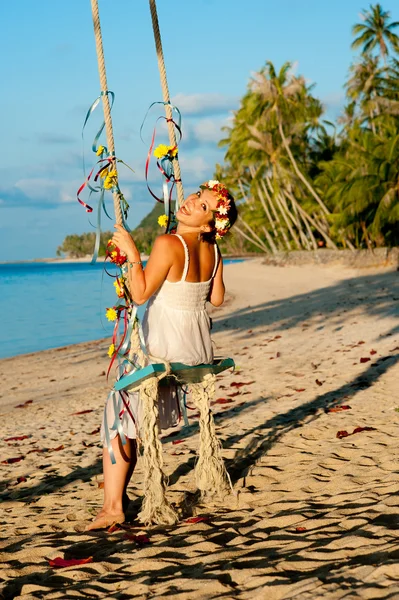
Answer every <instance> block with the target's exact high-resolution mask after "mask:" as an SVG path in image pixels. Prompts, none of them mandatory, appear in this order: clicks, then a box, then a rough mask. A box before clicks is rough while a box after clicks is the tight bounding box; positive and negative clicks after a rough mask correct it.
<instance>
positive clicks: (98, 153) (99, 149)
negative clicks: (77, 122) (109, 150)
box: [96, 146, 105, 156]
mask: <svg viewBox="0 0 399 600" xmlns="http://www.w3.org/2000/svg"><path fill="white" fill-rule="evenodd" d="M104 151H105V148H104V146H99V147H98V150H97V152H96V154H97V156H101V154H103V152H104Z"/></svg>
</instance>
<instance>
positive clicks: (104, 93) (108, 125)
mask: <svg viewBox="0 0 399 600" xmlns="http://www.w3.org/2000/svg"><path fill="white" fill-rule="evenodd" d="M91 12H92V16H93V27H94V37H95V40H96V54H97V63H98V73H99V75H100V87H101V98H102V101H103V111H104V121H105V135H106V138H107V147H108V153H109V155H110V158H111V159H112V167H113V169H114V170H115V171H116V174H118V169H117V166H116V163H117V161H116V158H115V141H114V131H113V128H112V117H111V106H110V103H109V97H108V85H107V73H106V70H105V59H104V48H103V40H102V35H101V25H100V14H99V10H98V1H97V0H91ZM112 196H113V199H114V211H115V219H116V222H117V224H118V225H123V217H122V208H121V194H120V192H119V191H118V190H115V189H114V190H113V192H112Z"/></svg>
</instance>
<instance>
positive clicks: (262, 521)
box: [0, 259, 399, 600]
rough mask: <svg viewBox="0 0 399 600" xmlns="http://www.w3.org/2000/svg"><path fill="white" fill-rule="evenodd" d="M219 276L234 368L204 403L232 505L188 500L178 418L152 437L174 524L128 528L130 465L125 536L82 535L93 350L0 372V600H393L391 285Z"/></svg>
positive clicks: (186, 458) (94, 503)
mask: <svg viewBox="0 0 399 600" xmlns="http://www.w3.org/2000/svg"><path fill="white" fill-rule="evenodd" d="M225 272H226V284H227V288H228V290H229V298H228V301H227V303H226V304H225V305H224V306H223V307H221V308H219V309H214V310H213V311H212V316H213V320H214V341H215V345H216V349H217V353H219V352H220V354H223V355H225V356H233V357H234V358H235V360H236V363H237V366H238V369H237V371H236V372H235V373H228V374H226V375H225V376H224V377H221V378H220V379H219V380H218V392H217V399H220V398H224V399H226V400H227V401H228V402H226V400H223V401H221V402H219V403H216V404H214V407H213V408H214V413H215V419H216V423H217V430H218V435H219V437H220V439H221V441H222V443H223V448H224V450H223V453H224V457H225V460H226V464H227V466H228V469H229V472H230V474H231V478H232V482H233V485H234V495H232V496H231V497H229V498H227V499H226V500H225V501H224V502H223V503H219V504H218V505H213V506H210V505H203V504H201V503H200V501H199V498H198V496H197V494H196V489H195V485H194V480H193V465H194V461H195V452H196V448H197V444H198V429H197V420H196V418H195V417H194V418H192V419H191V423H192V425H190V427H189V428H186V429H183V430H179V429H177V430H175V432H172V435H170V433H171V432H165V433H164V435H163V444H164V451H165V469H166V472H167V473H168V475H169V483H170V487H169V491H168V496H169V499H170V500H171V501H172V502H173V503H175V504H176V506H177V507H178V508H179V510H180V513H181V521H180V523H179V524H178V525H176V526H174V527H169V528H161V527H154V528H143V527H142V526H140V525H139V524H138V523H137V522H136V521H135V520H134V517H135V514H136V513H137V510H138V508H139V506H140V497H141V484H142V471H141V464H140V462H139V464H138V467H137V469H136V472H135V474H134V476H133V480H132V483H131V485H130V489H129V493H130V496H131V498H132V499H133V504H132V506H131V510H130V511H129V514H128V519H129V523H128V525H127V528H126V529H121V530H116V531H114V532H107V531H102V532H90V533H85V532H83V531H82V529H83V527H84V525H85V523H87V521H88V520H89V519H91V518H92V517H93V515H94V514H95V513H96V511H97V510H98V508H99V507H100V505H101V497H102V489H101V480H102V475H101V461H100V457H101V448H100V444H99V438H98V432H97V430H98V426H99V423H100V420H101V414H102V409H103V403H104V399H105V397H106V393H107V390H108V389H109V387H110V383H107V381H106V377H105V375H104V373H105V370H106V368H107V364H108V363H107V357H106V349H107V346H108V341H107V340H102V341H99V342H90V343H84V344H79V345H77V346H71V347H68V348H62V349H58V350H52V351H46V352H40V353H37V354H31V355H25V356H22V357H16V358H12V359H6V360H2V361H0V371H1V383H2V386H1V398H0V402H1V409H0V410H1V422H2V439H1V442H0V443H1V454H0V456H1V461H3V462H2V464H1V465H0V466H1V470H2V476H3V477H2V479H3V488H2V499H3V501H2V504H1V508H2V511H1V521H2V528H1V538H2V541H1V562H2V570H1V573H0V576H1V581H2V595H1V594H0V598H3V599H11V598H13V599H17V598H24V599H27V598H45V599H50V598H62V599H64V598H138V599H146V598H165V599H166V598H172V597H175V598H178V599H179V600H185V599H187V600H191V599H197V598H198V599H213V598H223V599H233V598H240V599H241V598H242V599H248V600H257V599H259V600H260V599H267V600H274V599H276V600H277V599H291V598H295V599H296V600H299V599H309V598H312V599H319V598H322V597H323V598H331V599H339V598H346V599H353V598H362V599H363V598H398V597H399V550H398V547H399V546H398V535H399V510H398V506H399V494H398V492H399V477H398V454H399V450H398V448H399V429H398V421H399V412H397V409H398V408H399V397H398V396H399V394H398V389H399V384H398V380H399V369H398V364H397V363H398V359H399V312H398V300H399V274H398V273H397V272H395V271H392V270H387V269H385V270H384V269H379V270H361V271H359V270H357V271H355V270H349V269H345V268H343V267H338V266H337V267H319V266H314V265H312V266H301V267H295V266H290V267H285V268H284V267H271V266H266V265H264V264H262V261H261V260H260V259H255V260H252V261H247V262H245V263H241V264H235V265H228V266H227V267H226V269H225ZM237 383H241V384H243V385H241V386H237V385H232V384H237ZM31 400H32V402H29V401H31ZM16 405H23V406H22V407H19V408H16ZM342 405H344V406H349V407H350V408H349V409H347V410H341V411H340V412H329V411H328V409H331V408H334V407H337V406H342ZM81 411H89V412H85V413H83V414H74V413H79V412H81ZM364 427H367V428H372V429H369V430H360V431H358V432H356V433H353V432H354V431H355V430H356V428H364ZM340 431H341V432H342V431H346V432H347V433H349V434H352V433H353V434H352V435H348V436H345V437H341V438H338V437H337V432H340ZM167 434H168V435H167ZM14 436H28V437H26V438H25V439H22V440H19V441H18V440H14V441H12V440H11V441H5V440H6V439H8V438H10V437H14ZM177 441H178V442H180V443H173V442H177ZM14 458H17V459H18V458H21V459H20V460H18V461H17V462H12V461H11V462H10V463H8V464H4V461H7V459H14ZM193 516H202V517H204V518H203V520H197V522H192V521H193V519H192V517H193ZM190 519H191V522H190ZM194 521H195V519H194ZM143 535H145V536H146V538H143V537H140V536H143ZM56 557H62V558H67V559H68V558H87V557H92V562H90V563H87V564H83V565H80V566H72V567H68V568H64V569H55V568H53V567H51V566H50V564H49V560H50V559H54V558H56Z"/></svg>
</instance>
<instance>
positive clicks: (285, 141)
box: [278, 115, 330, 215]
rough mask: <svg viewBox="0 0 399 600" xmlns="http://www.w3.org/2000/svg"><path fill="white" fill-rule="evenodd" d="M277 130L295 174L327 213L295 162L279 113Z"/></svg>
mask: <svg viewBox="0 0 399 600" xmlns="http://www.w3.org/2000/svg"><path fill="white" fill-rule="evenodd" d="M278 130H279V132H280V136H281V139H282V142H283V145H284V148H285V149H286V151H287V154H288V157H289V159H290V161H291V163H292V166H293V167H294V171H295V173H296V174H297V176H298V177H299V179H300V180H301V181H302V183H303V184H304V185H305V186H306V187H307V189H308V190H309V192H310V193H311V194H312V196H313V198H314V199H315V200H316V201H317V202H318V204H319V205H320V206H321V208H322V210H323V212H324V213H325V214H326V215H328V214H329V213H330V211H329V210H328V208H327V207H326V205H325V204H324V202H323V200H322V199H321V198H320V196H319V195H318V194H317V193H316V191H315V190H314V189H313V187H312V186H311V185H310V183H309V181H308V180H307V179H306V177H305V176H304V175H303V174H302V173H301V171H300V169H299V167H298V165H297V162H296V160H295V158H294V156H293V154H292V152H291V148H290V145H289V143H288V141H287V138H286V137H285V135H284V130H283V125H282V123H281V118H280V115H278Z"/></svg>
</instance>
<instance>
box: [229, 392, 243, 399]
mask: <svg viewBox="0 0 399 600" xmlns="http://www.w3.org/2000/svg"><path fill="white" fill-rule="evenodd" d="M240 394H241V392H233V393H232V394H227V395H228V396H229V398H235V397H236V396H239V395H240Z"/></svg>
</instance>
